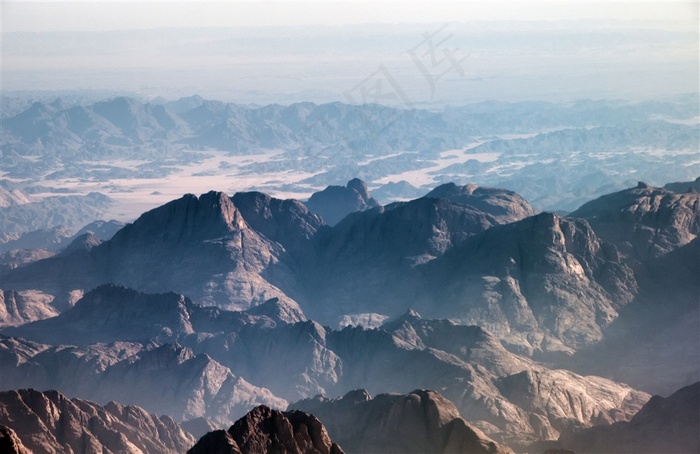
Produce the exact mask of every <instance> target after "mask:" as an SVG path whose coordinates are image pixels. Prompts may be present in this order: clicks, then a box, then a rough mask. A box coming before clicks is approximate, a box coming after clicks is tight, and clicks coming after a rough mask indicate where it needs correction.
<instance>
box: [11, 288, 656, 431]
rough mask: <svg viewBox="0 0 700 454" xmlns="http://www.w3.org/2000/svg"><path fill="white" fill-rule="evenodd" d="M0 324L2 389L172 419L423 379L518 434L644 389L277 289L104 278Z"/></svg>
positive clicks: (486, 338) (455, 330) (466, 410)
mask: <svg viewBox="0 0 700 454" xmlns="http://www.w3.org/2000/svg"><path fill="white" fill-rule="evenodd" d="M4 332H5V334H11V335H13V336H21V338H24V339H21V338H19V337H14V338H9V337H4V338H2V343H0V345H1V346H2V351H4V354H3V355H0V366H1V367H3V368H4V369H6V370H7V373H6V374H4V375H3V377H2V378H1V379H0V386H2V387H3V388H6V389H14V388H18V387H21V386H23V385H24V386H32V387H34V388H40V389H48V388H55V389H59V390H61V391H63V392H66V393H70V394H71V395H78V396H81V397H84V398H88V399H93V400H97V401H103V400H105V399H107V400H109V399H116V400H119V401H121V402H127V403H138V404H139V405H141V406H143V407H144V408H146V409H147V410H148V411H152V412H158V413H165V414H169V415H171V416H173V417H175V418H176V419H177V420H178V421H184V420H189V419H192V418H197V417H207V418H209V419H210V420H213V421H217V422H219V423H231V422H233V421H234V420H235V419H236V418H238V417H239V416H241V415H242V414H243V412H245V411H248V410H249V409H250V408H252V406H253V405H255V404H256V403H257V404H261V403H264V404H267V405H272V406H273V407H276V408H284V406H285V405H286V402H287V401H293V400H298V399H301V398H308V397H311V396H314V395H317V394H324V395H331V396H333V395H341V394H344V393H347V392H348V391H350V390H352V389H357V388H361V387H364V388H368V391H370V392H372V393H382V392H387V391H394V392H402V390H403V389H406V388H411V387H415V386H420V387H428V386H435V387H439V388H440V389H441V390H442V393H443V394H444V395H445V396H446V397H447V398H449V399H451V400H452V401H453V402H454V403H455V404H456V406H457V408H458V409H459V411H460V412H461V414H462V415H464V416H465V417H466V418H469V420H470V421H473V422H474V423H475V424H476V425H477V427H479V428H481V429H482V430H485V431H487V432H489V433H491V434H492V436H493V437H495V438H497V439H499V440H501V441H507V442H508V443H514V444H522V445H524V444H527V443H529V442H531V441H533V440H536V439H540V438H546V439H552V438H556V437H557V436H558V434H559V432H560V431H562V430H564V429H565V428H568V427H579V426H580V427H587V426H590V425H592V424H598V423H603V422H613V421H619V420H625V419H627V418H628V417H630V416H631V415H632V414H633V413H634V412H635V411H637V410H638V409H639V408H640V407H641V405H643V404H644V403H645V402H646V400H647V399H648V395H646V394H644V393H639V392H636V391H635V390H633V389H632V388H630V387H628V386H625V385H622V384H619V383H615V382H612V381H610V380H605V379H602V378H596V377H583V376H580V375H576V374H573V373H571V372H568V371H563V370H551V369H548V368H546V367H543V366H540V365H538V364H536V363H533V362H532V361H531V360H530V359H528V358H526V357H522V356H518V355H516V354H514V353H511V352H509V351H508V350H506V349H505V348H504V347H503V345H501V343H500V342H499V341H498V339H496V338H495V337H494V336H493V335H492V334H490V333H489V332H487V331H485V330H484V329H482V328H479V327H477V326H463V325H457V324H455V323H454V322H452V321H448V320H428V319H423V318H421V317H420V315H418V314H417V313H416V312H414V311H409V312H407V313H406V314H404V315H403V316H401V317H399V318H396V319H393V320H390V321H389V322H387V323H385V324H384V325H383V326H382V327H381V329H364V328H359V327H347V328H345V329H343V330H340V331H337V330H332V329H330V328H325V327H323V326H321V325H319V324H318V323H316V322H313V321H304V318H303V314H301V313H300V312H299V311H298V310H294V308H293V307H290V306H289V305H285V304H283V303H282V302H280V301H278V300H270V301H268V302H266V303H264V304H262V305H260V306H256V307H255V308H253V309H249V310H247V311H245V312H228V311H223V310H221V309H218V308H213V307H200V306H197V305H195V304H194V303H192V302H191V301H189V300H188V299H187V298H185V297H183V296H181V295H177V294H174V293H168V294H159V295H148V294H143V293H139V292H136V291H133V290H130V289H127V288H124V287H117V286H113V285H104V286H101V287H99V288H97V289H95V290H94V291H92V292H89V293H88V294H86V295H85V297H83V298H82V299H81V300H80V301H78V302H77V303H76V304H75V305H74V306H73V307H72V308H71V309H68V310H66V311H65V312H63V313H62V314H61V315H59V316H57V317H54V318H51V319H48V320H44V321H37V322H34V323H29V324H25V325H22V326H19V327H16V328H11V329H10V328H8V329H6V330H5V331H4ZM47 343H48V344H47ZM65 344H73V345H76V346H71V347H67V346H62V345H65ZM50 345H57V346H56V347H53V346H50ZM263 358H264V360H262V359H263ZM76 377H78V378H76ZM252 384H255V386H254V385H252ZM164 385H167V387H166V388H163V386H164ZM165 389H168V390H171V391H168V392H164V390H165ZM525 390H530V391H528V392H529V393H530V396H529V397H528V398H523V397H522V396H521V395H522V393H523V392H525ZM177 396H180V397H179V398H178V397H177ZM535 415H536V416H535ZM572 415H574V416H572ZM496 427H498V428H499V429H495V428H496ZM494 431H495V432H494Z"/></svg>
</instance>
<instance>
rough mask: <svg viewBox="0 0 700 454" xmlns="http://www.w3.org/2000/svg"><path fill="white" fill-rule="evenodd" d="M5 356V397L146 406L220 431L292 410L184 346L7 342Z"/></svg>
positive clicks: (1, 347)
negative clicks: (53, 394)
mask: <svg viewBox="0 0 700 454" xmlns="http://www.w3.org/2000/svg"><path fill="white" fill-rule="evenodd" d="M0 352H1V355H0V363H1V367H2V369H3V374H2V376H0V389H5V390H9V389H18V388H21V387H22V386H26V387H32V388H35V389H58V390H60V391H61V392H63V393H65V394H67V395H72V396H80V397H81V398H84V399H90V400H93V401H96V402H108V401H110V400H117V401H119V402H124V403H128V404H139V405H140V406H143V407H144V408H146V409H147V410H148V411H150V412H153V413H157V414H167V415H169V416H171V417H173V418H175V419H176V420H178V421H185V420H189V419H193V418H197V417H202V416H207V417H208V418H209V419H211V420H213V421H216V422H219V423H220V424H228V423H230V422H231V421H234V420H235V419H236V418H238V417H240V416H241V415H242V414H244V413H245V412H246V411H248V410H250V409H251V408H253V407H254V406H256V405H260V404H267V405H270V406H272V407H276V408H283V407H285V406H286V405H287V402H286V401H285V400H283V399H280V398H279V397H276V396H275V395H273V394H272V393H271V392H270V391H269V390H267V389H263V388H259V387H257V386H253V385H251V384H250V383H248V382H247V381H246V380H243V379H242V378H240V377H237V376H235V375H234V374H232V373H231V371H230V369H229V368H227V367H224V366H222V365H221V364H220V363H218V362H216V361H214V360H212V359H211V358H210V357H209V356H208V355H206V354H199V355H195V354H194V353H193V352H192V350H190V349H188V348H185V347H182V346H180V345H178V344H164V345H162V346H159V347H155V346H153V345H151V346H150V348H148V347H145V346H143V345H141V344H136V343H127V342H115V343H111V344H93V345H90V346H85V347H74V346H49V345H46V344H38V343H34V342H29V341H25V340H22V339H16V338H7V337H4V336H0Z"/></svg>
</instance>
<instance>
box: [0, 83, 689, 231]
mask: <svg viewBox="0 0 700 454" xmlns="http://www.w3.org/2000/svg"><path fill="white" fill-rule="evenodd" d="M44 98H45V97H44ZM88 98H90V97H84V99H82V100H75V99H73V100H71V99H68V98H66V99H56V100H53V101H46V100H44V99H42V101H40V102H39V101H37V102H34V103H32V104H28V103H26V102H17V103H15V104H16V105H17V106H22V108H18V109H9V110H8V112H11V113H12V115H9V114H8V115H6V116H5V117H4V118H3V127H2V130H1V131H0V147H2V149H3V151H4V153H3V156H2V157H1V158H0V165H2V168H3V170H4V171H5V172H6V173H7V178H8V179H12V180H13V181H19V180H24V181H23V182H22V183H21V188H20V189H22V190H34V188H35V187H38V186H51V187H53V189H54V190H52V191H38V192H39V193H53V194H54V195H55V192H56V191H63V190H67V189H68V190H80V189H81V188H80V187H76V185H75V183H76V182H79V183H83V184H86V185H91V186H93V188H94V189H93V190H94V191H98V192H102V193H105V194H107V193H116V195H117V196H124V193H130V194H131V193H132V192H133V191H135V190H137V186H138V185H136V186H135V185H134V184H133V183H132V182H133V179H138V180H140V181H142V182H143V181H148V180H152V179H162V178H168V177H170V176H173V175H175V174H178V173H180V171H181V170H182V169H192V168H194V167H195V166H197V165H199V164H201V163H203V162H204V161H207V160H209V159H211V158H213V157H214V156H217V157H218V159H217V160H216V161H213V162H212V164H213V167H207V169H206V170H204V171H203V172H204V174H207V175H218V176H222V175H227V176H231V177H234V178H235V177H243V178H249V177H251V176H255V177H258V176H259V177H261V178H260V179H258V180H256V181H258V183H256V184H257V185H258V187H255V188H251V187H250V186H248V187H246V189H257V190H260V191H264V192H268V193H276V194H280V193H289V192H290V191H291V192H292V193H295V194H309V193H310V192H313V191H319V190H321V189H323V188H325V187H326V186H330V185H336V184H337V183H338V182H341V181H347V180H349V179H351V178H355V177H359V178H362V179H363V180H365V181H366V182H367V184H368V186H370V187H371V188H373V189H377V192H376V198H377V200H378V201H379V202H381V203H384V204H385V203H388V202H391V201H396V199H402V200H405V199H410V198H414V197H417V196H419V195H422V194H425V193H426V192H427V191H428V190H430V189H431V188H433V187H435V186H437V185H439V184H442V183H447V182H450V181H454V182H457V183H458V184H460V185H464V184H466V183H476V184H478V185H479V186H492V187H504V188H507V189H509V190H513V191H517V192H518V193H521V194H522V195H523V196H525V197H527V198H528V200H529V201H530V202H531V203H532V204H533V205H534V206H536V207H538V208H539V209H546V210H563V211H566V212H568V211H573V210H575V209H576V208H577V207H579V206H580V205H581V204H582V203H584V202H586V201H589V200H591V199H594V198H596V197H598V196H600V195H603V194H605V193H610V192H613V191H617V190H621V189H623V188H625V187H627V186H629V185H631V184H633V183H634V182H635V181H637V180H639V179H642V180H644V181H649V182H651V183H653V184H656V185H660V184H662V183H664V182H668V181H672V180H674V181H675V180H679V179H680V180H687V179H690V178H695V177H696V174H697V166H696V163H695V151H696V149H697V141H698V137H699V134H700V130H699V129H698V124H697V120H696V119H695V118H696V117H697V110H698V109H697V96H694V95H687V96H678V97H676V98H673V99H667V100H664V101H657V102H640V103H625V102H622V101H609V100H599V101H591V100H583V101H575V102H570V103H544V102H521V103H503V102H496V101H490V102H483V103H478V104H473V105H466V106H456V107H447V108H442V109H417V108H416V109H402V108H397V107H387V106H381V105H376V104H364V105H352V104H344V103H339V102H335V103H328V104H314V103H309V102H301V103H295V104H291V105H286V106H284V105H278V104H273V105H266V106H256V105H240V104H230V103H224V102H221V101H216V100H207V99H204V98H202V97H200V96H192V97H187V98H182V99H179V100H175V101H166V100H152V101H150V102H149V101H146V100H142V99H137V98H135V97H127V96H117V97H112V98H108V99H102V100H98V101H95V100H90V99H88ZM7 101H8V102H6V104H11V103H10V102H9V101H10V100H9V99H7ZM20 101H21V100H20ZM269 154H272V155H274V156H273V157H272V158H269V159H267V158H266V159H259V155H269ZM256 155H258V158H256V157H254V156H256ZM240 156H247V157H248V159H245V160H242V161H241V160H237V159H236V158H237V157H240ZM250 156H253V157H250ZM222 157H223V159H221V158H222ZM631 160H634V162H635V163H636V166H635V172H632V171H631V170H630V169H629V165H628V163H629V162H630V161H631ZM195 173H197V174H199V175H202V173H200V172H195ZM178 177H179V178H182V177H183V175H181V174H179V175H178ZM402 181H403V182H404V183H403V184H402V183H401V182H402ZM406 185H408V186H406ZM79 186H81V185H79ZM417 187H420V188H419V190H418V192H416V188H417ZM222 189H228V188H222ZM235 189H236V190H241V189H243V188H241V187H240V186H237V187H236V188H235ZM148 194H149V192H146V193H145V194H140V197H142V198H143V199H145V200H148ZM82 195H85V194H82ZM107 195H109V194H107ZM131 195H133V194H131ZM2 198H4V196H1V197H0V199H2ZM0 204H2V202H0ZM152 206H153V205H152ZM46 208H47V209H51V213H53V214H54V215H56V214H57V213H60V211H59V210H58V209H56V208H52V207H46ZM37 214H41V216H37ZM24 219H25V220H26V221H31V220H32V219H37V220H38V219H42V220H45V221H47V222H48V225H43V226H41V227H39V226H36V227H33V229H36V228H51V227H57V226H58V225H60V224H57V223H51V222H50V221H51V216H48V215H46V214H45V213H39V212H36V213H35V216H33V217H29V216H26V217H24ZM96 219H100V218H99V217H93V218H89V219H86V218H82V221H83V223H85V222H89V221H91V220H96ZM54 221H57V219H55V220H54ZM36 222H37V221H35V223H36ZM328 223H329V224H333V223H334V222H333V221H331V220H328ZM44 224H46V222H45V223H44ZM17 226H18V227H21V224H17ZM76 227H79V226H76Z"/></svg>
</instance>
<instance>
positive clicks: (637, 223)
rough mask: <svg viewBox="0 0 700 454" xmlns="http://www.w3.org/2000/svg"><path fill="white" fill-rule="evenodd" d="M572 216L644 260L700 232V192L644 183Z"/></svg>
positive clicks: (613, 195)
mask: <svg viewBox="0 0 700 454" xmlns="http://www.w3.org/2000/svg"><path fill="white" fill-rule="evenodd" d="M570 216H571V217H574V218H583V219H586V220H587V221H588V222H589V223H590V225H591V226H592V227H593V229H594V230H595V231H596V233H597V234H598V235H599V236H600V237H601V238H603V240H605V241H606V242H609V243H614V244H616V245H618V248H620V249H621V250H622V251H623V253H625V254H626V255H627V256H628V257H630V258H635V259H637V260H642V261H644V260H647V259H649V258H652V257H657V256H659V255H663V254H665V253H667V252H670V251H673V250H675V249H677V248H678V247H680V246H683V245H685V244H687V243H689V242H691V241H692V240H693V239H695V238H696V237H697V236H698V235H699V234H700V194H698V193H695V192H683V193H676V192H672V191H670V190H667V189H663V188H655V187H652V186H649V185H647V184H642V183H640V184H639V185H637V187H635V188H630V189H626V190H623V191H619V192H615V193H612V194H608V195H604V196H602V197H599V198H597V199H595V200H593V201H590V202H588V203H586V204H584V205H582V206H581V207H580V208H579V209H578V210H576V211H574V212H573V213H571V214H570Z"/></svg>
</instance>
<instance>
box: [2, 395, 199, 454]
mask: <svg viewBox="0 0 700 454" xmlns="http://www.w3.org/2000/svg"><path fill="white" fill-rule="evenodd" d="M0 424H2V425H4V426H7V427H9V428H11V429H14V431H15V433H16V436H17V438H18V439H19V440H20V442H21V444H22V445H24V446H25V447H26V448H27V449H30V450H32V451H33V452H37V453H39V452H42V453H81V452H130V453H181V452H184V451H185V450H186V449H187V448H189V447H190V446H191V445H192V444H193V443H194V441H195V440H194V438H193V437H192V435H190V434H189V433H187V432H185V431H183V430H182V429H181V428H180V427H179V426H178V425H177V424H176V423H175V421H173V420H172V418H170V417H168V416H161V417H157V416H155V415H152V414H149V413H147V412H146V411H144V410H143V409H142V408H139V407H136V406H124V405H121V404H118V403H116V402H109V403H108V404H107V405H105V406H100V405H97V404H95V403H93V402H89V401H86V400H81V399H69V398H68V397H66V396H65V395H63V394H61V393H59V392H56V391H46V392H39V391H35V390H33V389H21V390H17V391H3V392H0ZM10 434H11V432H10ZM10 439H11V438H10ZM0 440H1V439H0ZM0 443H2V441H0ZM15 444H16V441H15ZM3 452H8V451H4V450H3ZM9 452H12V451H9ZM17 452H23V451H21V450H17Z"/></svg>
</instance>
